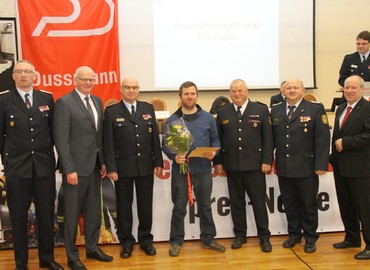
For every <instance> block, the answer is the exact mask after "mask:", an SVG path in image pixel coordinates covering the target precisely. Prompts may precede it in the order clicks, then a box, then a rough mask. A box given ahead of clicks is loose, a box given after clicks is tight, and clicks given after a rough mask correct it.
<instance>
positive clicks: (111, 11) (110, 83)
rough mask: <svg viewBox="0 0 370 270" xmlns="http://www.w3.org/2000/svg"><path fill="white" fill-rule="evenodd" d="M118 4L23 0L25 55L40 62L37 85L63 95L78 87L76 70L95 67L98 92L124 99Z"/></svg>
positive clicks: (87, 0)
mask: <svg viewBox="0 0 370 270" xmlns="http://www.w3.org/2000/svg"><path fill="white" fill-rule="evenodd" d="M117 2H118V0H95V1H91V0H64V1H61V0H18V13H19V21H20V33H21V50H22V59H27V60H29V61H31V62H32V63H33V64H34V65H35V68H36V71H37V72H36V75H37V78H36V81H35V88H37V89H45V90H47V91H50V92H52V93H53V96H54V98H55V99H57V98H59V97H60V96H62V95H64V94H65V93H68V92H70V91H71V90H72V89H73V88H74V77H73V75H74V73H75V70H76V68H78V67H79V66H90V67H91V68H92V69H93V70H94V71H95V73H96V75H97V76H96V79H97V80H96V84H95V87H94V89H93V94H95V95H97V96H99V97H100V98H101V99H102V100H103V102H105V101H107V100H108V99H110V98H116V99H120V97H121V95H120V91H119V86H120V78H119V77H120V69H119V44H118V42H119V41H118V25H117V21H118V20H117V8H118V7H117V4H118V3H117Z"/></svg>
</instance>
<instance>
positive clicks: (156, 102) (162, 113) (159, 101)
mask: <svg viewBox="0 0 370 270" xmlns="http://www.w3.org/2000/svg"><path fill="white" fill-rule="evenodd" d="M148 102H149V103H150V104H152V105H153V107H154V111H155V114H156V118H157V126H158V132H159V133H160V134H161V133H162V130H163V124H164V122H165V121H166V118H167V117H168V116H169V112H168V111H167V104H166V101H165V100H164V99H163V98H160V97H154V98H151V99H149V101H148Z"/></svg>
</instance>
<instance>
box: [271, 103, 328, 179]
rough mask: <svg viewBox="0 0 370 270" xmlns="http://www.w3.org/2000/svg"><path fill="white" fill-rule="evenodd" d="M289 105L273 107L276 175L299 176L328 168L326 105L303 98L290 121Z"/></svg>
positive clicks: (305, 175)
mask: <svg viewBox="0 0 370 270" xmlns="http://www.w3.org/2000/svg"><path fill="white" fill-rule="evenodd" d="M286 106H287V105H286V102H282V103H280V104H278V105H276V106H274V107H272V108H271V119H272V127H273V131H274V142H275V148H276V154H275V156H276V170H277V175H278V176H283V177H292V178H300V177H311V176H312V175H314V174H315V171H316V170H322V171H327V170H328V160H329V148H330V132H329V125H328V118H327V116H326V113H325V109H324V106H323V105H322V104H321V103H313V102H308V101H306V100H304V99H302V101H301V103H300V104H299V106H298V108H296V110H295V111H294V113H293V115H292V117H291V119H289V120H288V118H287V112H286Z"/></svg>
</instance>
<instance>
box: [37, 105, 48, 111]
mask: <svg viewBox="0 0 370 270" xmlns="http://www.w3.org/2000/svg"><path fill="white" fill-rule="evenodd" d="M39 110H40V112H44V111H49V110H50V109H49V106H48V105H42V106H39Z"/></svg>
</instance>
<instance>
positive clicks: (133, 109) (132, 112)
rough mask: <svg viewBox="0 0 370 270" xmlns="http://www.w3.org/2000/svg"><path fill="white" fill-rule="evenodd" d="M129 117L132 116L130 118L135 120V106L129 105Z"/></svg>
mask: <svg viewBox="0 0 370 270" xmlns="http://www.w3.org/2000/svg"><path fill="white" fill-rule="evenodd" d="M131 115H132V118H133V119H135V106H134V105H131Z"/></svg>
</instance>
